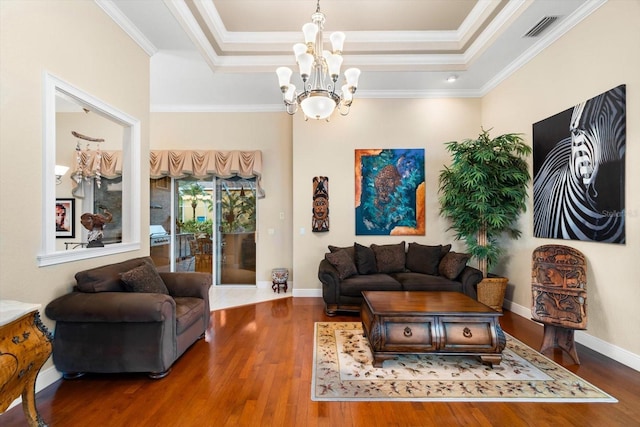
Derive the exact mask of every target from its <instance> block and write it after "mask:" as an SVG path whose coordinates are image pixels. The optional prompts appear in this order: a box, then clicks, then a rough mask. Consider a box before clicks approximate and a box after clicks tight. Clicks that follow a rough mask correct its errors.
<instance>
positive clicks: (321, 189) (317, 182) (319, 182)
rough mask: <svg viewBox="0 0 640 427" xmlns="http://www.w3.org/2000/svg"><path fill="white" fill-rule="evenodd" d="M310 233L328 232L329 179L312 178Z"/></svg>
mask: <svg viewBox="0 0 640 427" xmlns="http://www.w3.org/2000/svg"><path fill="white" fill-rule="evenodd" d="M312 213H313V216H312V219H311V231H313V232H315V233H317V232H323V231H329V178H328V177H326V176H316V177H314V178H313V209H312Z"/></svg>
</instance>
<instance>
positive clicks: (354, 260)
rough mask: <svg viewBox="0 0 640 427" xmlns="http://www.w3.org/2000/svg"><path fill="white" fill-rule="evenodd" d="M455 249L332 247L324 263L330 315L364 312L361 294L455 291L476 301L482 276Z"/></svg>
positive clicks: (400, 245)
mask: <svg viewBox="0 0 640 427" xmlns="http://www.w3.org/2000/svg"><path fill="white" fill-rule="evenodd" d="M450 249H451V245H444V246H443V245H434V246H427V245H421V244H418V243H409V245H408V247H405V242H401V243H398V244H392V245H375V244H374V245H371V246H370V247H366V246H363V245H360V244H358V243H354V245H353V246H348V247H336V246H329V250H330V252H329V253H327V254H325V258H324V259H323V260H322V261H320V265H319V267H318V279H320V282H322V298H323V299H324V303H325V312H326V313H327V315H329V316H334V315H335V314H336V313H337V312H338V311H347V312H359V310H360V305H361V304H362V291H372V290H375V291H455V292H462V293H464V294H466V295H468V296H470V297H472V298H473V299H477V291H476V289H477V285H478V283H479V282H480V281H481V280H482V272H481V271H480V270H478V269H476V268H473V267H470V266H468V265H466V264H467V261H468V260H469V255H468V254H461V253H456V252H451V251H450Z"/></svg>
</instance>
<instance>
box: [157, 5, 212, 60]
mask: <svg viewBox="0 0 640 427" xmlns="http://www.w3.org/2000/svg"><path fill="white" fill-rule="evenodd" d="M163 2H164V4H165V5H166V6H167V8H168V9H169V11H170V12H171V14H172V15H173V16H174V17H175V18H176V20H177V21H178V23H179V24H180V26H181V27H182V29H183V30H184V31H185V33H186V34H187V36H188V37H189V38H190V39H191V41H192V42H193V44H194V45H195V46H196V47H197V48H198V50H199V51H200V54H201V55H202V57H203V58H204V59H205V61H206V62H207V64H209V66H210V67H211V69H212V70H215V69H216V68H218V67H219V65H220V58H219V56H218V54H217V53H216V51H215V50H214V49H213V47H212V46H211V44H210V43H209V41H208V40H207V36H205V34H204V32H203V31H202V28H200V25H199V24H198V21H196V19H195V18H194V16H193V14H192V13H191V11H190V10H189V7H188V6H187V4H186V3H185V1H184V0H163Z"/></svg>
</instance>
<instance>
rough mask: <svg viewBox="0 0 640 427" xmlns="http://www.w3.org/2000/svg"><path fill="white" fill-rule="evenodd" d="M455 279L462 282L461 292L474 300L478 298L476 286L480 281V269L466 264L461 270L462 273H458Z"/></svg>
mask: <svg viewBox="0 0 640 427" xmlns="http://www.w3.org/2000/svg"><path fill="white" fill-rule="evenodd" d="M457 280H459V281H460V282H461V283H462V292H463V293H464V294H465V295H468V296H470V297H471V298H473V299H475V300H477V299H478V292H477V287H478V283H480V282H481V281H482V271H480V270H478V269H477V268H474V267H471V266H469V265H467V266H466V267H465V268H464V270H462V273H460V276H458V279H457Z"/></svg>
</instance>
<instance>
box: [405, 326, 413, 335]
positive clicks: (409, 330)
mask: <svg viewBox="0 0 640 427" xmlns="http://www.w3.org/2000/svg"><path fill="white" fill-rule="evenodd" d="M411 335H413V332H411V328H410V327H408V326H407V327H406V328H404V336H405V337H410V336H411Z"/></svg>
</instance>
